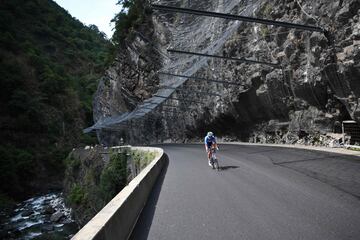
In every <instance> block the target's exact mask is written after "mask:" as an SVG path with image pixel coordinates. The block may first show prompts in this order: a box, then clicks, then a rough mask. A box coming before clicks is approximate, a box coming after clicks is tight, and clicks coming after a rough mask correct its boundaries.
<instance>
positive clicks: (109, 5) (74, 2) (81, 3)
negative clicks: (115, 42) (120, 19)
mask: <svg viewBox="0 0 360 240" xmlns="http://www.w3.org/2000/svg"><path fill="white" fill-rule="evenodd" d="M55 2H56V3H57V4H58V5H60V6H61V7H62V8H64V9H66V10H67V11H68V12H69V13H70V14H71V15H72V16H73V17H75V18H77V19H79V20H80V21H81V22H83V23H84V24H86V25H90V24H95V25H96V26H97V27H98V28H99V30H100V31H102V32H104V33H106V35H107V37H108V38H111V36H112V34H113V31H112V29H113V27H114V25H113V24H111V25H110V21H111V19H113V18H114V16H115V14H117V13H118V12H120V9H121V7H120V6H119V5H116V3H117V2H118V0H55Z"/></svg>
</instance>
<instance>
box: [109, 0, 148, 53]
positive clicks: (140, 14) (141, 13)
mask: <svg viewBox="0 0 360 240" xmlns="http://www.w3.org/2000/svg"><path fill="white" fill-rule="evenodd" d="M118 4H119V5H121V6H122V10H121V11H120V12H119V13H118V14H117V15H116V16H115V17H114V19H113V20H112V22H114V23H115V32H114V35H113V37H112V41H113V43H114V44H115V46H117V47H120V46H122V45H123V44H124V43H125V40H126V39H128V40H131V37H133V36H134V30H136V29H138V28H139V27H140V26H141V25H144V23H145V22H146V21H147V19H148V18H146V15H148V14H150V13H151V11H150V9H149V8H147V7H146V5H147V1H146V0H119V1H118Z"/></svg>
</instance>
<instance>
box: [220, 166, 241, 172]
mask: <svg viewBox="0 0 360 240" xmlns="http://www.w3.org/2000/svg"><path fill="white" fill-rule="evenodd" d="M236 168H239V166H220V170H221V171H226V170H229V169H236Z"/></svg>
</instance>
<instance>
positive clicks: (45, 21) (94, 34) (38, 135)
mask: <svg viewBox="0 0 360 240" xmlns="http://www.w3.org/2000/svg"><path fill="white" fill-rule="evenodd" d="M0 31H1V35H0V76H1V82H0V156H1V157H0V169H1V172H0V191H1V193H2V195H4V194H7V195H10V196H11V197H14V198H19V197H20V198H21V197H24V196H26V195H27V194H28V193H31V192H33V191H37V190H41V189H46V188H48V187H51V186H54V187H56V186H58V184H57V183H60V181H59V180H61V175H62V172H63V159H64V158H65V157H66V155H67V153H68V152H69V151H70V150H71V148H72V147H74V146H75V145H78V144H80V143H81V142H82V141H83V142H84V141H87V140H89V139H84V137H82V135H81V129H82V128H83V127H84V126H86V125H88V124H90V123H91V121H92V120H91V117H92V107H91V101H92V95H93V93H94V91H95V90H96V86H97V79H98V78H99V76H100V75H101V74H102V73H103V69H104V65H105V62H106V61H107V59H106V58H107V48H108V47H109V45H110V43H109V41H108V40H106V39H105V37H104V34H103V33H101V32H99V30H98V29H97V27H96V26H89V27H87V26H84V25H83V24H82V23H81V22H79V21H78V20H76V19H74V18H73V17H71V16H70V14H68V12H66V11H65V10H64V9H62V8H61V7H60V6H58V5H57V4H56V3H55V2H53V1H51V0H28V1H24V0H12V1H0ZM90 140H91V139H90ZM44 180H45V181H44ZM41 181H42V182H41ZM54 183H55V185H53V184H54Z"/></svg>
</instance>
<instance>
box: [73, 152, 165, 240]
mask: <svg viewBox="0 0 360 240" xmlns="http://www.w3.org/2000/svg"><path fill="white" fill-rule="evenodd" d="M132 149H134V150H144V151H155V152H157V153H158V154H157V156H156V158H155V159H154V160H153V161H152V162H151V163H150V164H149V165H148V166H147V167H146V168H145V169H144V170H142V171H141V172H140V174H139V175H138V176H136V177H135V178H134V179H133V180H132V181H131V182H130V183H129V185H127V186H126V187H125V188H124V189H123V190H121V192H120V193H119V194H118V195H116V196H115V197H114V198H113V199H112V200H111V201H110V202H109V203H108V204H107V205H106V206H105V207H104V208H103V209H102V210H101V211H100V212H99V213H98V214H97V215H95V217H93V219H91V220H90V221H89V222H88V223H87V224H86V225H85V226H84V227H83V228H82V229H81V230H80V231H79V232H78V233H77V234H76V235H75V236H74V237H73V238H72V239H73V240H115V239H116V240H125V239H128V238H129V236H130V234H131V232H132V230H133V228H134V226H135V224H136V222H137V219H138V217H139V215H140V213H141V211H142V209H143V208H144V206H145V204H146V201H147V199H148V196H149V194H150V193H151V190H152V188H153V186H154V184H155V182H156V180H157V178H158V176H159V174H160V173H161V171H162V169H163V167H164V166H165V165H166V163H167V161H168V158H167V156H166V154H164V151H163V150H162V149H161V148H151V147H133V148H132Z"/></svg>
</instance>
